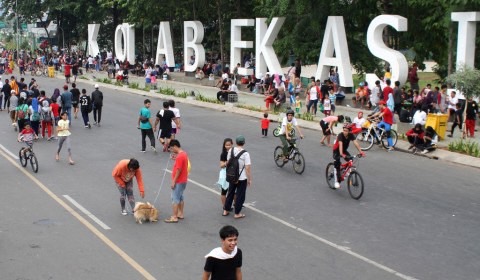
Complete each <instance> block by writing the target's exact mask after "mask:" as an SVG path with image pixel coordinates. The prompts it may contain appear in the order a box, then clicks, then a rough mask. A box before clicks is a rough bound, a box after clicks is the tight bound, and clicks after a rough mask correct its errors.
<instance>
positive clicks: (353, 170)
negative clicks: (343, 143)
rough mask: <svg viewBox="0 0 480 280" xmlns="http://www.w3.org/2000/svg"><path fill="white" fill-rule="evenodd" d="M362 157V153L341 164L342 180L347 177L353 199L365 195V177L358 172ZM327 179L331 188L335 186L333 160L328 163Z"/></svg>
mask: <svg viewBox="0 0 480 280" xmlns="http://www.w3.org/2000/svg"><path fill="white" fill-rule="evenodd" d="M361 157H362V155H361V154H358V155H356V156H352V157H350V158H348V160H347V161H346V162H345V163H343V164H341V165H340V182H339V183H341V182H342V181H343V180H345V178H348V179H347V187H348V193H349V194H350V196H351V197H352V198H353V199H356V200H358V199H360V198H361V197H362V195H363V190H364V187H363V178H362V175H360V173H358V171H357V168H358V160H359V159H360V158H361ZM325 173H326V179H327V184H328V187H330V188H331V189H334V190H335V189H336V188H335V165H334V163H333V162H330V163H329V164H328V165H327V168H326V170H325Z"/></svg>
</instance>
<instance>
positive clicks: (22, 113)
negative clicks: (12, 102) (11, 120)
mask: <svg viewBox="0 0 480 280" xmlns="http://www.w3.org/2000/svg"><path fill="white" fill-rule="evenodd" d="M24 108H25V106H22V107H21V108H19V110H18V111H17V119H19V120H23V119H25V110H24Z"/></svg>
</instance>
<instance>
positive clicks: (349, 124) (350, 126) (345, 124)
mask: <svg viewBox="0 0 480 280" xmlns="http://www.w3.org/2000/svg"><path fill="white" fill-rule="evenodd" d="M353 126H354V124H353V123H348V122H346V123H344V124H343V128H344V129H345V128H347V129H348V130H349V131H352V129H353Z"/></svg>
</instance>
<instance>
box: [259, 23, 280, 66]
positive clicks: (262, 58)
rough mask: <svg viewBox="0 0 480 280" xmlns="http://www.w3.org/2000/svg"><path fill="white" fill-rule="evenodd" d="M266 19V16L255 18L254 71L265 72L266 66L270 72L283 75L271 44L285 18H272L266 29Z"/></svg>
mask: <svg viewBox="0 0 480 280" xmlns="http://www.w3.org/2000/svg"><path fill="white" fill-rule="evenodd" d="M266 20H267V19H266V18H257V20H256V38H255V58H256V61H255V69H256V70H255V71H256V72H257V73H263V74H265V73H266V72H267V67H268V70H269V71H270V73H271V74H279V75H283V73H282V67H281V66H280V62H278V58H277V55H276V54H275V51H274V50H273V46H272V45H273V42H274V41H275V39H276V38H277V35H278V32H279V31H280V28H281V27H282V25H283V23H284V22H285V18H273V19H272V22H271V23H270V26H268V29H267V23H266Z"/></svg>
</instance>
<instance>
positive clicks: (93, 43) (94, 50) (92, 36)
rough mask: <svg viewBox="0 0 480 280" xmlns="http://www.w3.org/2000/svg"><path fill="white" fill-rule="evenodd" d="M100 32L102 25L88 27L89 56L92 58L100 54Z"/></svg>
mask: <svg viewBox="0 0 480 280" xmlns="http://www.w3.org/2000/svg"><path fill="white" fill-rule="evenodd" d="M98 30H100V24H89V25H88V55H91V56H92V57H95V56H96V55H98V54H99V53H100V49H99V48H98V43H97V36H98Z"/></svg>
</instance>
